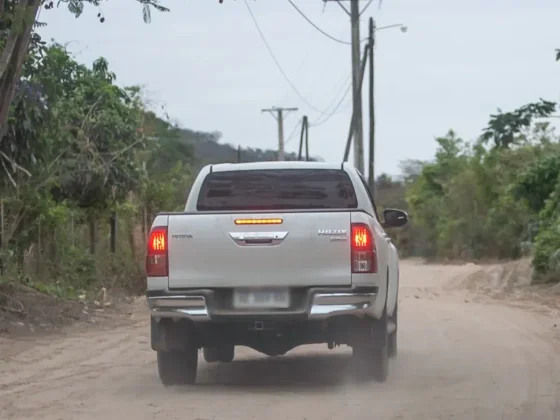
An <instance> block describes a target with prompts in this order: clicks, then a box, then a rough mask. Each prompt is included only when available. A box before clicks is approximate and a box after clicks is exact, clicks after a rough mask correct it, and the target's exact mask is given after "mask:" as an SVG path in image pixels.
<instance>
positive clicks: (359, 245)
mask: <svg viewBox="0 0 560 420" xmlns="http://www.w3.org/2000/svg"><path fill="white" fill-rule="evenodd" d="M351 258H352V262H351V263H352V273H377V252H376V249H375V240H374V239H373V235H372V233H371V230H370V228H369V226H368V225H366V224H365V223H352V256H351Z"/></svg>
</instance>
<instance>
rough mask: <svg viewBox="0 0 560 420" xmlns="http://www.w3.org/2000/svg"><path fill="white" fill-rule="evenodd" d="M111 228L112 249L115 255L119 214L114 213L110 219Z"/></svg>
mask: <svg viewBox="0 0 560 420" xmlns="http://www.w3.org/2000/svg"><path fill="white" fill-rule="evenodd" d="M109 227H110V231H111V236H110V248H111V253H112V254H114V253H115V252H117V213H116V212H112V213H111V217H110V219H109Z"/></svg>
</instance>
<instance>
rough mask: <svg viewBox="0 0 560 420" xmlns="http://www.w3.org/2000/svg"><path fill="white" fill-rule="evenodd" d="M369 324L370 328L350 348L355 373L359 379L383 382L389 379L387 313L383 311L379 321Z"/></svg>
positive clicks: (372, 321)
mask: <svg viewBox="0 0 560 420" xmlns="http://www.w3.org/2000/svg"><path fill="white" fill-rule="evenodd" d="M369 323H370V327H369V328H368V329H367V331H364V332H363V335H362V337H361V338H360V339H359V340H358V341H357V342H356V344H355V345H354V346H353V347H352V357H353V359H354V365H355V371H356V373H357V375H358V377H359V378H361V379H375V380H376V381H378V382H385V381H386V380H387V378H388V377H389V337H388V332H387V311H386V310H384V311H383V316H382V317H381V319H379V320H371V321H369Z"/></svg>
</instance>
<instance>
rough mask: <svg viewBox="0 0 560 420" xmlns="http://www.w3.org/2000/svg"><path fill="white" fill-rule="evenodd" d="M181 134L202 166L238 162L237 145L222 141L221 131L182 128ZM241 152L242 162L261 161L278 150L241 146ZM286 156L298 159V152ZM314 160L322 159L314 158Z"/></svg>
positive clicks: (287, 158)
mask: <svg viewBox="0 0 560 420" xmlns="http://www.w3.org/2000/svg"><path fill="white" fill-rule="evenodd" d="M179 135H180V137H181V138H182V139H183V140H184V141H185V143H187V144H189V145H191V146H192V147H193V152H194V155H195V158H196V161H197V163H198V164H199V165H201V166H203V165H206V164H209V163H223V162H237V157H238V151H237V146H232V145H231V144H227V143H220V139H221V137H222V135H221V133H219V132H213V133H207V132H202V131H193V130H189V129H181V130H180V134H179ZM239 154H240V158H241V162H261V161H267V160H276V159H277V151H276V150H270V149H267V150H263V149H253V148H241V152H240V153H239ZM285 156H286V160H297V154H296V153H286V154H285ZM312 160H320V159H317V158H312Z"/></svg>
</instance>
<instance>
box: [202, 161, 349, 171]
mask: <svg viewBox="0 0 560 420" xmlns="http://www.w3.org/2000/svg"><path fill="white" fill-rule="evenodd" d="M346 165H349V164H348V163H346V162H344V163H341V162H302V161H267V162H247V163H218V164H213V165H208V166H209V172H225V171H257V170H263V169H343V168H344V167H345V166H346Z"/></svg>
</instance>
